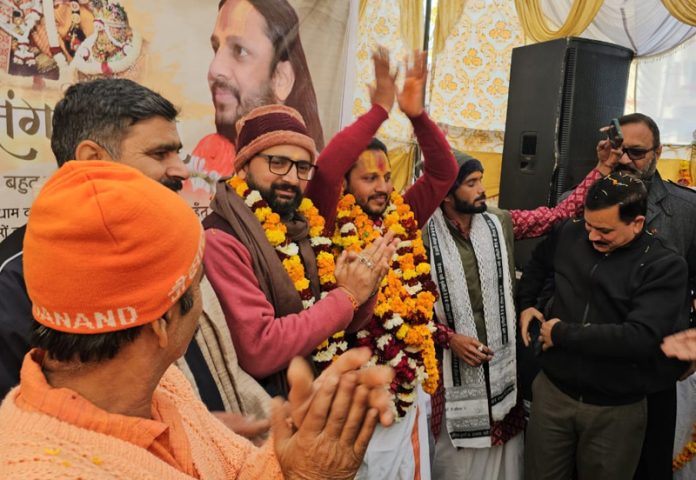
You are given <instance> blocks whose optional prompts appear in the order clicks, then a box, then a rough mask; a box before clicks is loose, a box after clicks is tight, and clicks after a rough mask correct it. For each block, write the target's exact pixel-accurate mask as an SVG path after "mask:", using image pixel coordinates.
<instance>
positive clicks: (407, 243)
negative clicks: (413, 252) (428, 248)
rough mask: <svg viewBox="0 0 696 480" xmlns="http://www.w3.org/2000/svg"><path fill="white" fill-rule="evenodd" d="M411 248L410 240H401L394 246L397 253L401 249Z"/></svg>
mask: <svg viewBox="0 0 696 480" xmlns="http://www.w3.org/2000/svg"><path fill="white" fill-rule="evenodd" d="M411 246H413V242H412V241H411V240H403V241H401V242H399V244H398V245H397V246H396V250H397V251H398V250H401V249H402V248H409V247H411Z"/></svg>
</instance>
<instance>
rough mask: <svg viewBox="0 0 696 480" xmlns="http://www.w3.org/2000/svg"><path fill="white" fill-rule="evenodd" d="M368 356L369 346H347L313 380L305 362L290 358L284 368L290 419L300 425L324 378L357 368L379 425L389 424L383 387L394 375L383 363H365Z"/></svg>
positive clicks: (387, 399) (388, 403) (390, 416)
mask: <svg viewBox="0 0 696 480" xmlns="http://www.w3.org/2000/svg"><path fill="white" fill-rule="evenodd" d="M371 357H372V352H371V351H370V349H369V348H365V347H362V348H351V349H350V350H348V351H347V352H345V353H343V354H342V355H341V356H339V357H338V358H337V359H336V361H335V362H332V363H331V365H329V366H328V367H327V368H326V369H325V370H324V371H323V372H322V373H321V375H319V377H318V378H317V379H316V380H315V379H314V375H313V373H312V371H311V369H310V368H309V365H307V362H305V361H304V360H302V359H299V358H298V359H297V360H293V362H292V363H291V364H290V368H288V384H289V385H290V392H289V393H288V401H289V402H290V408H291V415H292V420H293V423H294V424H295V425H302V422H303V421H304V417H305V415H306V414H307V409H308V408H309V405H310V402H311V399H312V398H313V397H314V395H315V394H316V392H317V391H318V389H319V387H321V384H322V383H323V382H324V381H325V380H326V379H327V378H329V377H331V376H336V375H338V376H340V375H342V374H344V373H348V372H351V371H357V374H358V384H360V385H364V386H365V387H367V388H368V389H369V390H370V395H369V397H368V403H369V406H370V407H371V408H375V409H377V411H378V412H379V421H380V423H381V424H382V425H384V426H385V427H388V426H389V425H391V424H392V423H393V422H394V414H393V412H392V409H391V405H392V401H391V395H390V394H389V391H388V390H387V389H386V388H384V387H385V386H386V385H389V384H390V383H391V381H392V379H393V378H394V370H393V369H392V368H391V367H387V366H384V365H378V366H372V367H365V365H366V364H367V362H368V361H369V360H370V358H371ZM363 367H365V368H363Z"/></svg>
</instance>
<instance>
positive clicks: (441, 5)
mask: <svg viewBox="0 0 696 480" xmlns="http://www.w3.org/2000/svg"><path fill="white" fill-rule="evenodd" d="M465 3H466V0H440V1H439V2H438V4H437V17H436V18H435V30H434V31H433V37H434V38H433V57H434V56H435V55H437V54H438V53H440V52H441V51H442V49H443V48H445V41H447V37H449V36H450V34H451V33H452V30H454V27H455V26H456V25H457V22H459V17H461V15H462V11H463V10H464V4H465Z"/></svg>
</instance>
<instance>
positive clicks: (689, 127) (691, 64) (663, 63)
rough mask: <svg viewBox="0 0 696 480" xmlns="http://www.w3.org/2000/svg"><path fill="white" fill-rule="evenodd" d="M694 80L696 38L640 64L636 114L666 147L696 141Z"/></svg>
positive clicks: (637, 77) (637, 66) (637, 73)
mask: <svg viewBox="0 0 696 480" xmlns="http://www.w3.org/2000/svg"><path fill="white" fill-rule="evenodd" d="M694 79H696V37H694V38H692V39H691V40H689V41H688V42H686V43H685V44H684V45H682V46H680V47H677V48H676V49H674V50H673V51H671V52H670V53H668V54H666V55H664V56H661V57H659V58H639V59H638V60H636V90H635V102H636V108H635V111H637V112H641V113H644V114H646V115H649V116H651V117H652V118H653V119H654V120H655V121H656V122H657V124H658V126H659V127H660V135H661V140H662V143H663V144H673V145H688V144H690V143H691V142H692V141H694V140H696V137H694V131H696V81H694ZM694 478H696V477H694Z"/></svg>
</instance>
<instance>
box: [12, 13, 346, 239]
mask: <svg viewBox="0 0 696 480" xmlns="http://www.w3.org/2000/svg"><path fill="white" fill-rule="evenodd" d="M219 6H220V10H218V7H219ZM349 9H350V1H349V0H338V1H334V0H332V1H320V2H315V1H314V0H312V1H309V0H290V2H289V3H288V1H287V0H227V1H225V2H220V1H219V0H201V1H199V2H191V1H187V0H148V1H147V2H142V1H136V0H72V1H68V0H0V240H2V239H4V238H5V237H7V235H9V234H10V233H11V232H12V231H13V230H15V229H16V228H18V227H20V226H22V225H24V224H25V223H26V221H27V217H28V215H29V211H30V208H31V203H32V200H33V199H34V197H35V196H36V193H37V192H38V190H39V188H40V187H41V185H42V184H43V182H45V180H46V179H47V178H48V176H50V175H51V173H52V172H53V171H55V169H56V162H55V158H54V156H53V154H52V153H51V148H50V138H51V130H52V125H51V121H52V113H53V107H54V105H55V104H56V102H57V101H58V100H59V99H60V98H61V97H62V92H63V91H64V90H65V89H66V88H67V87H68V86H69V85H70V84H72V83H75V82H79V81H86V80H90V79H95V78H105V77H118V78H129V79H131V80H134V81H136V82H138V83H141V84H143V85H145V86H147V87H149V88H151V89H153V90H155V91H157V92H159V93H160V94H162V95H163V96H164V97H166V98H167V99H169V100H170V101H171V102H172V103H173V104H174V105H175V106H176V107H177V108H179V109H180V115H179V118H178V123H177V128H178V130H179V135H180V137H181V140H182V143H183V146H184V147H183V149H182V151H181V154H180V155H181V158H182V159H183V160H184V162H185V163H186V164H187V166H188V168H189V170H190V171H191V180H189V181H187V182H185V183H184V189H183V191H182V194H183V195H184V196H185V198H186V199H187V200H188V201H189V202H190V204H191V206H192V207H193V208H194V210H195V211H196V212H197V213H198V215H199V216H200V217H201V218H203V217H204V216H205V215H206V214H207V213H208V211H209V210H208V204H209V202H210V199H211V196H212V193H213V191H214V183H215V181H216V180H217V179H219V178H220V177H222V176H226V175H229V174H231V173H232V163H233V160H234V146H233V145H232V144H231V143H230V139H232V138H233V135H234V130H233V128H232V126H233V124H234V121H236V119H237V117H238V116H239V114H240V112H242V111H243V110H244V109H245V108H249V107H250V106H251V105H255V104H259V103H263V102H273V101H281V102H284V103H286V104H288V105H290V106H293V107H295V108H297V109H298V110H299V111H300V112H301V113H302V114H303V116H304V117H305V119H306V122H307V124H308V127H309V129H310V131H311V132H312V134H313V136H314V137H315V140H316V141H317V145H318V146H321V145H323V143H324V138H325V137H326V138H330V135H331V134H333V133H334V132H335V131H336V129H337V128H338V125H339V121H340V118H339V117H340V104H341V100H342V91H343V75H344V71H345V58H346V48H345V42H346V37H347V24H348V14H349ZM298 27H299V33H298ZM231 36H234V37H235V38H238V39H239V42H238V43H239V45H233V44H232V42H231V41H229V40H228V41H221V39H224V38H231ZM305 37H307V38H309V39H310V41H309V42H304V43H303V42H301V41H300V38H305ZM245 42H247V43H249V42H252V43H254V42H255V44H254V45H253V46H252V45H251V44H249V47H245V46H244V44H245ZM264 42H268V48H267V49H266V50H267V51H268V52H273V53H272V54H269V55H268V58H266V59H262V60H263V62H265V68H263V65H264V63H263V62H262V63H260V64H258V65H260V67H257V68H255V69H249V68H246V69H245V65H244V64H243V58H241V57H244V55H245V54H246V53H247V52H245V51H244V49H245V48H249V49H251V48H255V47H257V46H258V45H262V46H263V44H264ZM213 48H215V49H216V51H217V53H216V52H214V50H213ZM327 48H329V49H330V51H331V52H334V54H332V55H326V51H327ZM235 49H236V50H235ZM279 65H280V66H281V67H279ZM288 66H289V69H288V68H287V67H288ZM278 68H285V70H284V72H286V73H287V72H288V71H289V72H290V76H289V78H290V80H291V81H290V84H289V85H286V86H285V87H286V88H284V89H276V82H273V81H272V78H273V73H275V72H276V71H277V70H276V69H278ZM315 70H316V73H315ZM259 72H262V73H263V75H261V76H259ZM310 72H311V74H310ZM288 87H289V88H288ZM216 92H218V93H220V92H222V93H224V94H220V95H215V93H216ZM320 105H321V108H319V106H320ZM322 126H323V127H324V128H323V129H322ZM216 132H217V134H216Z"/></svg>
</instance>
